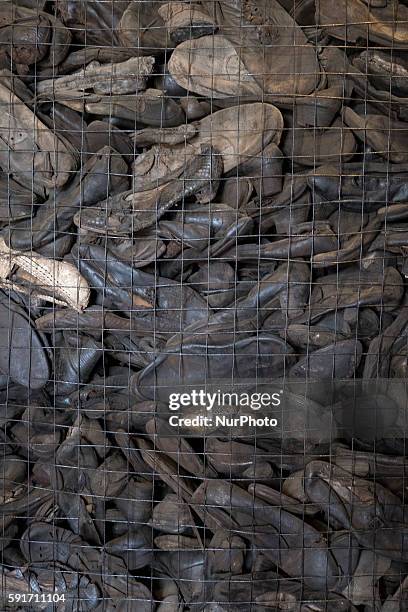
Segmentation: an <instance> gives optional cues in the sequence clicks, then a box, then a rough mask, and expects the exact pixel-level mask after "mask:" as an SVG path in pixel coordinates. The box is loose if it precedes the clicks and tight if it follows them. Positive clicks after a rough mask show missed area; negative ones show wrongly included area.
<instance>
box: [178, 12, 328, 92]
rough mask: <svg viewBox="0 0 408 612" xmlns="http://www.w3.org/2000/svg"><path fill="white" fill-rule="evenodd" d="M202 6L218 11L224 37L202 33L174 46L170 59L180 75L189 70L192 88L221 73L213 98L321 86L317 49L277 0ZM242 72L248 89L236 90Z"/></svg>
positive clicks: (184, 78) (184, 76)
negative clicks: (203, 34)
mask: <svg viewBox="0 0 408 612" xmlns="http://www.w3.org/2000/svg"><path fill="white" fill-rule="evenodd" d="M200 6H201V7H202V8H203V9H204V10H205V11H206V13H208V15H211V17H212V16H215V19H216V23H217V25H218V26H219V34H220V36H221V37H219V36H218V35H217V36H210V37H203V38H199V39H196V40H193V41H186V42H185V43H182V44H181V45H179V46H178V47H176V49H175V51H174V52H173V55H172V58H171V59H170V62H169V69H170V72H171V73H172V74H173V76H174V78H175V80H176V81H177V78H179V79H181V81H183V82H188V80H189V79H188V75H190V81H191V87H190V89H191V91H194V92H196V93H200V92H199V91H198V88H200V89H201V87H204V88H205V89H207V90H208V89H209V88H211V78H212V75H217V77H216V78H212V81H213V82H212V87H213V93H212V97H213V98H224V97H226V96H228V95H243V94H244V93H246V94H247V95H251V94H252V96H257V98H251V99H260V97H259V90H260V91H261V92H262V93H263V94H264V95H266V94H270V95H273V96H296V95H307V94H310V93H312V92H313V91H315V90H316V89H317V88H318V87H319V86H320V83H321V77H322V72H321V69H320V66H319V61H318V59H317V55H316V51H315V49H314V47H313V45H311V44H310V43H309V42H308V39H307V38H306V36H305V34H304V33H303V31H302V29H301V28H300V27H299V26H298V25H297V24H296V22H295V21H294V20H293V19H292V17H291V16H290V15H289V14H288V13H287V12H286V11H285V9H283V8H282V6H281V5H280V4H279V3H278V2H277V0H256V1H255V0H246V1H245V2H239V3H237V2H236V0H225V1H224V2H214V1H213V0H211V1H203V2H201V4H200ZM225 39H227V40H228V41H229V42H230V43H231V45H232V47H233V48H234V49H235V54H234V53H233V52H232V49H231V47H230V46H227V45H226V43H225ZM214 48H215V53H214V52H213V49H214ZM222 49H224V51H222ZM189 50H191V51H190V52H189ZM171 66H173V67H174V73H173V68H172V67H171ZM243 66H244V67H245V68H243ZM175 72H177V76H176V74H175ZM240 73H241V79H242V78H243V79H244V86H243V89H244V91H242V93H241V94H239V93H233V92H237V91H240V88H239V83H237V81H239V74H240ZM219 75H222V78H220V76H219ZM181 81H180V84H181ZM231 81H232V83H233V84H235V88H234V87H232V84H231ZM253 81H255V82H256V83H257V85H258V87H257V88H256V87H255V85H254V83H253Z"/></svg>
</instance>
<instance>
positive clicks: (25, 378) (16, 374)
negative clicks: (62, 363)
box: [0, 291, 50, 389]
mask: <svg viewBox="0 0 408 612" xmlns="http://www.w3.org/2000/svg"><path fill="white" fill-rule="evenodd" d="M0 371H1V372H2V374H5V375H6V376H9V377H10V379H11V380H12V381H13V382H15V383H17V384H19V385H22V386H23V387H27V388H30V389H41V388H42V387H44V386H45V385H46V384H47V381H48V379H49V376H50V366H49V363H48V358H47V353H46V349H45V345H44V339H43V337H42V335H41V334H40V333H38V332H37V331H36V330H35V329H34V327H33V326H32V325H31V322H30V320H29V317H28V315H27V314H26V312H25V311H24V309H23V308H22V307H21V306H19V305H18V304H16V303H15V302H14V301H13V300H12V299H10V298H9V296H8V294H6V293H5V292H3V291H0Z"/></svg>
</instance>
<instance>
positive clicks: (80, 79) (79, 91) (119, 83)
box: [36, 57, 154, 103]
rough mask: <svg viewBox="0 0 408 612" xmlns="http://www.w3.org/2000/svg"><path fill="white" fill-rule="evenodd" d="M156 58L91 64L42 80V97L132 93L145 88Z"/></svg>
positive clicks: (39, 85)
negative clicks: (66, 73)
mask: <svg viewBox="0 0 408 612" xmlns="http://www.w3.org/2000/svg"><path fill="white" fill-rule="evenodd" d="M153 63H154V59H153V57H133V58H131V59H128V60H127V61H125V62H120V63H117V64H102V65H101V64H99V62H97V61H93V62H91V63H89V64H88V65H87V66H86V67H85V68H83V69H81V70H78V71H77V72H74V73H73V74H68V75H64V76H60V77H58V78H55V79H47V80H45V81H40V82H39V83H37V86H36V93H37V99H38V100H58V101H61V102H62V103H63V102H64V100H65V99H66V98H68V99H70V98H71V99H75V98H80V99H90V100H92V92H91V91H90V90H93V92H94V93H95V94H130V93H136V92H137V91H139V90H143V89H145V87H146V80H147V77H148V75H149V74H150V72H151V71H152V68H153Z"/></svg>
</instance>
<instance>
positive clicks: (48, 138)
mask: <svg viewBox="0 0 408 612" xmlns="http://www.w3.org/2000/svg"><path fill="white" fill-rule="evenodd" d="M31 98H32V96H31V95H30V92H29V91H28V90H27V89H26V88H25V86H24V85H23V83H22V82H21V81H19V79H17V78H15V77H11V75H9V74H4V73H3V74H2V75H1V76H0V106H1V113H0V166H1V167H2V168H3V169H6V170H7V171H8V172H9V173H12V174H13V178H14V179H15V180H17V181H18V182H19V183H21V184H22V185H24V187H26V188H27V189H29V190H34V192H35V193H36V194H38V195H40V196H43V195H44V191H45V192H48V191H49V190H51V189H52V188H54V187H61V186H62V185H64V184H65V183H66V182H67V180H68V178H69V177H70V172H72V171H74V170H75V169H76V165H77V160H76V158H75V155H74V150H73V148H72V147H71V146H70V145H69V144H68V141H66V140H65V139H64V138H63V136H58V137H57V136H56V134H55V133H53V132H52V131H51V130H50V129H49V128H48V127H47V125H45V124H44V123H43V122H42V121H41V120H40V119H39V117H38V114H37V115H35V114H34V113H33V112H32V111H31V109H30V108H29V106H27V105H26V102H27V103H29V101H30V99H31Z"/></svg>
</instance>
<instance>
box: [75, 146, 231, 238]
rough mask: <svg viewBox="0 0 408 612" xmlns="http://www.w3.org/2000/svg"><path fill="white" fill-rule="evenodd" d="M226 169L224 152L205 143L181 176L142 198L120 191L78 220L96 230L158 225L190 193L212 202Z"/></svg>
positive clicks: (118, 231) (126, 231)
mask: <svg viewBox="0 0 408 612" xmlns="http://www.w3.org/2000/svg"><path fill="white" fill-rule="evenodd" d="M222 170H223V167H222V157H221V155H220V154H219V153H218V152H217V151H216V150H215V149H213V148H212V147H210V146H208V145H201V148H200V153H198V154H196V155H195V156H194V157H193V158H192V159H191V160H189V161H188V162H187V163H186V165H185V168H184V172H183V174H182V175H181V176H180V178H179V179H176V180H174V181H172V182H169V183H167V184H165V185H163V186H162V187H159V188H157V189H156V190H152V191H150V192H143V198H140V197H139V198H138V197H137V196H138V194H134V193H133V190H131V191H130V192H124V193H122V194H119V196H117V197H113V198H111V199H110V200H108V201H107V203H106V204H104V203H102V205H101V209H100V210H99V211H98V212H96V211H95V209H94V208H89V209H88V210H84V211H82V212H80V213H77V214H76V215H75V217H74V222H75V223H76V224H77V225H78V227H81V228H82V229H86V230H88V231H93V232H96V233H102V234H106V232H108V234H109V235H112V236H115V235H116V236H121V235H131V234H133V233H136V232H138V231H140V230H142V229H145V228H146V227H149V226H151V225H154V224H155V223H156V222H157V220H158V219H160V217H162V216H163V214H164V213H165V212H166V211H167V210H169V209H170V208H172V207H173V206H174V205H175V204H177V203H178V202H180V201H181V200H184V198H186V197H189V196H193V195H194V196H195V197H196V198H197V199H198V201H199V202H210V201H211V200H212V199H213V198H214V197H215V195H216V193H217V190H218V187H219V179H220V176H221V174H222ZM146 194H149V196H147V195H146ZM134 196H136V197H134Z"/></svg>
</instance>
